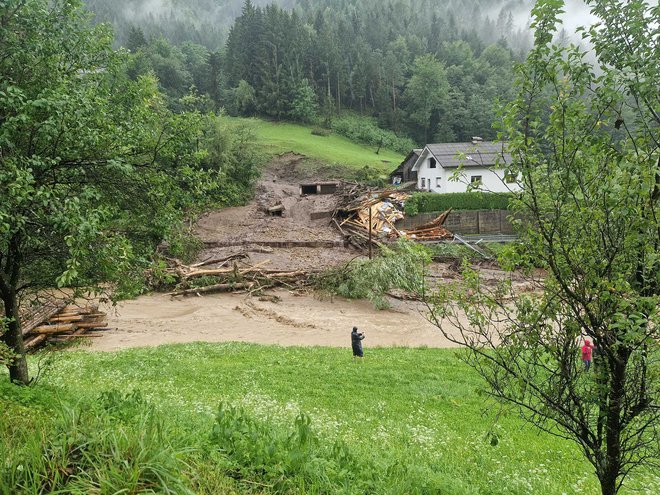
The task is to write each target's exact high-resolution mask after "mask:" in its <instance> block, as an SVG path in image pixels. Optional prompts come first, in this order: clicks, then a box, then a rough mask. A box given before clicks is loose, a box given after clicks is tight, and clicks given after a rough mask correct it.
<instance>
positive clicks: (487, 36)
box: [87, 0, 531, 143]
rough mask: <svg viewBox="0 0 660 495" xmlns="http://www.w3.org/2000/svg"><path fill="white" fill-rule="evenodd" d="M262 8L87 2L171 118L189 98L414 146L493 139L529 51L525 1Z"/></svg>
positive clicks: (331, 2) (336, 2)
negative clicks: (499, 109) (360, 122)
mask: <svg viewBox="0 0 660 495" xmlns="http://www.w3.org/2000/svg"><path fill="white" fill-rule="evenodd" d="M263 3H265V2H257V1H255V2H252V1H250V0H247V1H245V2H243V3H242V5H240V4H239V3H238V2H237V1H226V2H220V1H215V2H214V1H210V0H186V1H176V0H171V1H169V2H168V1H164V0H163V1H142V2H140V1H128V0H127V1H123V2H122V1H120V2H112V3H111V4H110V3H107V2H99V1H96V0H90V1H88V2H87V4H88V8H90V9H92V10H93V11H95V12H96V14H97V20H100V21H111V22H112V23H113V24H114V25H115V30H116V34H117V40H118V43H120V44H121V45H123V46H125V47H126V48H128V49H129V50H131V52H133V53H134V54H135V56H134V57H133V62H132V66H131V67H130V69H129V72H130V74H131V75H132V76H133V77H137V76H139V75H143V74H148V73H153V74H155V75H156V76H157V77H158V80H159V81H160V85H161V89H162V90H163V91H164V92H165V93H166V94H167V95H168V96H169V99H170V102H171V105H172V107H173V108H174V109H178V108H181V106H182V105H189V104H190V100H191V99H190V96H194V97H195V98H194V104H195V105H197V106H198V108H201V109H217V108H219V107H223V108H224V109H225V110H226V111H227V112H228V113H229V114H231V115H244V116H246V115H260V116H264V117H267V118H273V119H285V120H295V121H304V122H315V123H322V124H325V125H326V126H330V125H331V123H332V120H333V119H334V118H336V116H338V115H345V114H346V113H347V112H348V113H352V114H359V115H360V116H367V117H373V118H374V119H375V122H376V123H377V124H378V125H379V126H380V127H383V128H387V129H391V130H393V131H395V132H396V133H397V134H399V135H404V136H409V137H412V138H413V139H414V140H415V141H416V142H417V143H423V142H428V141H430V140H436V141H456V140H458V141H460V140H466V139H469V138H470V137H471V136H474V135H481V136H483V137H485V138H492V137H494V131H493V130H492V123H493V120H494V119H495V108H494V107H495V102H496V101H498V100H504V101H506V100H508V99H509V98H510V87H511V85H510V81H511V77H512V67H513V61H514V60H516V59H521V58H522V57H523V56H524V53H525V52H526V50H527V47H528V45H529V43H530V39H531V36H530V33H529V31H528V30H527V29H526V26H525V25H524V24H525V23H526V22H527V21H526V19H527V17H526V15H524V14H521V12H525V9H526V8H527V7H528V4H529V2H525V1H523V0H518V1H495V2H484V1H481V0H471V1H470V0H469V1H457V0H446V1H444V2H433V1H430V0H408V1H403V0H389V1H385V2H382V1H380V0H364V1H360V2H356V1H349V0H325V1H320V0H295V1H280V2H275V3H273V4H269V5H265V6H261V4H263ZM232 21H233V24H231V22H232ZM521 22H522V23H523V24H522V25H521ZM182 98H183V99H184V100H182ZM186 98H187V99H186Z"/></svg>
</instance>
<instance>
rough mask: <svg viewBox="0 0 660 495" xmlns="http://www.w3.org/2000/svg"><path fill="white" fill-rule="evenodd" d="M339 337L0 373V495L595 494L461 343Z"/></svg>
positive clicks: (659, 483) (572, 457) (653, 477)
mask: <svg viewBox="0 0 660 495" xmlns="http://www.w3.org/2000/svg"><path fill="white" fill-rule="evenodd" d="M360 326H361V328H362V329H364V330H366V331H367V335H368V336H371V335H375V334H376V333H377V332H378V330H379V329H378V328H377V326H375V324H374V323H373V322H368V321H365V322H362V323H360ZM349 330H350V329H347V334H346V337H347V342H346V348H345V349H341V348H340V349H336V348H300V347H291V348H284V347H279V346H258V345H250V344H239V343H226V344H205V343H196V344H187V345H173V346H161V347H157V348H142V349H129V350H125V351H122V352H114V353H91V352H85V351H78V352H71V351H70V352H65V353H59V354H58V355H57V359H56V360H55V361H54V363H53V366H52V368H50V369H49V370H48V372H47V373H46V374H45V375H44V376H43V378H42V380H41V382H40V383H39V384H38V385H37V386H36V387H31V388H17V387H14V386H10V385H6V384H5V383H4V382H5V381H6V375H5V374H4V372H0V374H1V375H2V376H0V494H2V495H5V494H7V495H8V494H12V495H14V494H18V495H28V494H29V495H33V494H35V495H36V494H41V493H43V494H45V493H51V492H52V493H60V494H63V493H67V494H68V493H72V494H76V495H78V494H82V493H90V494H101V493H108V494H115V493H122V494H124V493H126V494H131V493H135V494H137V493H182V494H186V493H190V492H192V493H196V494H202V495H216V494H223V495H225V494H226V495H229V494H231V495H238V494H246V493H247V494H259V495H274V494H322V493H323V494H335V493H344V494H353V493H360V494H367V493H369V494H372V493H373V494H392V495H394V494H427V493H428V494H430V493H434V494H455V495H459V494H489V495H527V494H534V495H556V494H562V493H566V494H567V495H574V494H592V493H596V487H597V484H596V482H595V477H594V476H593V473H592V469H591V468H590V466H589V465H588V464H587V463H586V462H584V461H583V460H582V458H581V454H580V452H579V449H578V448H577V447H576V446H575V445H573V444H571V443H569V442H566V441H563V440H560V439H557V438H555V437H552V436H550V435H547V434H544V433H539V432H538V431H536V430H534V429H532V428H530V427H529V426H527V425H526V424H525V423H523V422H522V421H521V420H520V419H519V418H518V417H517V415H516V414H515V413H514V411H512V410H508V409H501V408H500V407H499V406H498V405H497V404H495V403H493V402H490V401H489V400H488V399H487V396H486V395H485V394H484V393H483V391H482V389H481V382H480V380H479V378H478V376H477V375H476V374H475V373H474V372H473V371H472V370H471V369H470V368H468V367H467V366H465V365H464V364H462V363H461V361H459V360H457V359H456V356H455V355H454V354H455V352H456V351H453V350H447V349H425V348H421V349H408V348H374V347H371V346H369V344H368V342H369V340H366V341H365V343H367V346H366V357H365V361H364V363H362V364H353V362H352V358H351V351H350V345H349V338H348V332H349ZM317 331H322V330H320V329H319V330H317ZM117 390H120V391H121V392H117ZM104 391H105V392H104ZM129 391H135V392H129ZM219 404H223V407H222V409H219V408H218V405H219ZM494 439H496V441H494ZM629 482H630V485H629V487H628V488H627V490H624V491H623V494H626V493H628V494H633V493H635V494H638V493H639V494H648V495H651V494H653V495H654V494H655V493H660V476H658V475H657V473H653V472H650V471H647V472H640V473H637V474H636V475H635V476H634V477H633V478H632V479H631V480H629ZM121 490H123V491H121Z"/></svg>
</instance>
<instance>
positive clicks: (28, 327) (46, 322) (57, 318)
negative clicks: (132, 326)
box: [21, 300, 110, 351]
mask: <svg viewBox="0 0 660 495" xmlns="http://www.w3.org/2000/svg"><path fill="white" fill-rule="evenodd" d="M106 316H107V315H106V314H105V313H103V312H101V311H99V307H98V306H97V305H87V306H79V305H76V304H67V302H66V301H62V300H50V301H47V302H46V303H44V304H43V305H41V306H39V307H38V308H36V309H35V310H33V311H32V312H31V313H30V314H28V315H26V318H24V319H23V321H22V323H21V328H22V332H23V339H24V342H25V349H26V350H28V351H33V350H35V349H37V348H38V347H40V346H42V345H44V344H46V343H60V342H70V341H72V340H75V339H76V338H80V337H92V336H96V334H93V333H90V332H98V331H103V330H110V329H109V328H107V325H108V321H107V318H106Z"/></svg>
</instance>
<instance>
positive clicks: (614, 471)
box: [598, 349, 629, 495]
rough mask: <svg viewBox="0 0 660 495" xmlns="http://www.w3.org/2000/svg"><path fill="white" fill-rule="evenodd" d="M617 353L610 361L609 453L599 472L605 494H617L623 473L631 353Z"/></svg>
mask: <svg viewBox="0 0 660 495" xmlns="http://www.w3.org/2000/svg"><path fill="white" fill-rule="evenodd" d="M616 354H617V355H616V357H615V359H613V360H612V361H611V363H610V366H611V367H612V371H611V375H610V379H611V383H610V392H609V398H608V403H607V413H606V414H607V420H606V431H605V445H606V447H607V450H606V452H607V454H606V456H605V465H604V466H603V469H602V471H601V472H599V473H598V479H599V481H600V488H601V492H602V493H603V495H616V493H617V492H618V485H617V480H618V478H619V476H620V475H621V433H622V429H623V424H622V418H621V410H622V407H623V398H624V394H625V387H626V363H627V362H628V359H629V354H628V352H627V351H626V350H625V349H621V350H619V351H618V352H617V353H616Z"/></svg>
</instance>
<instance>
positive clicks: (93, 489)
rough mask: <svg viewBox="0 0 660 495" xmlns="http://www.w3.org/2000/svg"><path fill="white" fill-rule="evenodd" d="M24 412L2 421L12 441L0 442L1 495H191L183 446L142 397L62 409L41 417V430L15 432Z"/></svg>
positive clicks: (106, 398)
mask: <svg viewBox="0 0 660 495" xmlns="http://www.w3.org/2000/svg"><path fill="white" fill-rule="evenodd" d="M20 412H21V410H20V408H15V410H14V413H13V414H11V415H3V423H2V424H0V431H2V432H3V433H5V434H10V435H11V437H10V438H6V437H5V438H4V440H3V441H2V442H0V456H1V458H3V459H4V464H3V465H0V494H2V495H23V494H25V495H33V494H43V493H52V494H60V493H61V494H71V495H78V494H80V495H83V494H84V495H87V494H90V493H99V494H115V493H127V494H128V493H159V494H165V495H177V494H182V495H185V494H192V493H193V492H192V491H191V490H189V489H188V488H187V486H186V484H185V482H184V479H183V478H182V476H181V474H180V473H181V470H182V469H183V468H184V467H185V465H184V464H183V462H182V459H183V456H184V454H185V453H186V452H187V451H188V450H189V448H188V447H185V446H184V443H185V439H182V438H180V437H178V436H177V435H173V434H172V431H170V430H168V427H167V426H166V423H165V422H164V421H163V418H162V417H161V416H160V415H159V414H157V413H156V412H155V411H154V409H153V408H152V407H151V406H150V405H149V404H147V403H146V402H145V401H143V400H142V399H141V396H140V394H135V393H134V394H130V395H122V394H120V393H118V392H108V393H105V394H102V395H101V396H100V397H99V398H98V400H97V401H93V402H88V403H77V404H73V405H72V404H66V403H62V404H60V405H59V406H55V410H54V411H48V412H45V411H44V412H42V418H41V419H42V421H43V423H42V424H41V426H42V428H41V429H39V428H34V427H32V428H26V427H25V425H22V426H19V427H18V428H17V427H16V425H13V418H15V417H17V416H18V417H20ZM23 412H24V413H25V412H26V411H25V410H23ZM29 412H30V413H34V412H33V411H32V410H31V411H29ZM52 414H54V416H51V415H52ZM33 426H34V425H33Z"/></svg>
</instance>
